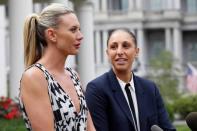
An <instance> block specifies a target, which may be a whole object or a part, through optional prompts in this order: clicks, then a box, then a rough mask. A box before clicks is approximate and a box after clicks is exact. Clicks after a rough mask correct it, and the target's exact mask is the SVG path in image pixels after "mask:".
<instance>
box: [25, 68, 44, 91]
mask: <svg viewBox="0 0 197 131" xmlns="http://www.w3.org/2000/svg"><path fill="white" fill-rule="evenodd" d="M46 84H47V81H46V79H45V76H44V73H43V71H42V70H40V69H39V68H37V67H31V68H29V69H27V70H26V71H25V72H24V73H23V75H22V78H21V88H25V89H28V90H34V91H35V90H37V89H38V90H40V87H42V86H45V85H46Z"/></svg>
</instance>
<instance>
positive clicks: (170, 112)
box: [166, 103, 174, 121]
mask: <svg viewBox="0 0 197 131" xmlns="http://www.w3.org/2000/svg"><path fill="white" fill-rule="evenodd" d="M166 110H167V112H168V115H169V118H170V120H171V121H174V104H172V103H166Z"/></svg>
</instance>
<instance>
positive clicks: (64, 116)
mask: <svg viewBox="0 0 197 131" xmlns="http://www.w3.org/2000/svg"><path fill="white" fill-rule="evenodd" d="M33 66H35V67H38V68H39V69H40V70H42V71H43V73H44V75H45V78H46V80H47V82H48V94H49V96H50V102H51V107H52V110H53V115H54V126H55V127H54V131H86V130H87V115H88V109H87V105H86V102H85V97H84V94H83V91H82V88H81V83H80V81H79V79H78V77H77V75H76V72H75V71H74V70H73V69H71V68H68V67H66V70H67V71H68V72H69V74H70V77H71V79H72V81H73V84H74V87H75V89H76V92H77V95H78V97H79V100H80V112H79V113H77V112H76V109H75V107H74V105H73V102H72V100H71V98H70V97H69V96H68V94H67V93H66V92H65V91H64V90H63V89H62V87H61V86H60V85H59V84H58V82H57V81H55V80H54V78H53V77H52V75H51V74H49V72H48V71H47V70H46V69H45V68H44V66H43V65H41V64H39V63H36V64H34V65H32V66H30V67H29V68H31V67H33ZM29 68H28V69H29ZM19 103H20V108H21V112H22V115H23V119H24V121H25V125H26V128H27V129H28V131H32V127H31V123H30V121H29V119H28V116H27V113H26V111H25V107H24V104H23V101H22V100H21V98H20V93H19ZM65 109H66V110H65ZM46 115H47V114H46Z"/></svg>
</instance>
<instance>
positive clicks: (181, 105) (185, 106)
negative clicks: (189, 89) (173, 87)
mask: <svg viewBox="0 0 197 131" xmlns="http://www.w3.org/2000/svg"><path fill="white" fill-rule="evenodd" d="M174 111H175V113H178V114H179V115H180V117H181V119H184V118H185V117H186V116H187V115H188V114H189V113H190V112H195V111H197V95H192V96H186V97H181V98H179V99H178V100H176V101H175V102H174Z"/></svg>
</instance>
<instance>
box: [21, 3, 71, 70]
mask: <svg viewBox="0 0 197 131" xmlns="http://www.w3.org/2000/svg"><path fill="white" fill-rule="evenodd" d="M70 13H74V12H73V10H72V9H69V8H68V7H66V6H65V5H63V4H57V3H53V4H50V5H49V6H47V7H45V8H44V9H43V10H42V12H41V13H40V15H38V14H31V15H29V16H27V17H26V19H25V23H24V32H23V36H24V55H25V57H24V60H25V66H26V67H28V66H30V65H32V64H34V63H36V61H38V60H39V59H40V58H41V57H42V54H43V48H44V47H46V46H47V42H46V40H45V34H44V31H45V30H46V29H47V28H49V27H52V28H57V27H58V25H59V23H60V22H59V21H60V20H59V17H60V16H62V15H64V14H70Z"/></svg>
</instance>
